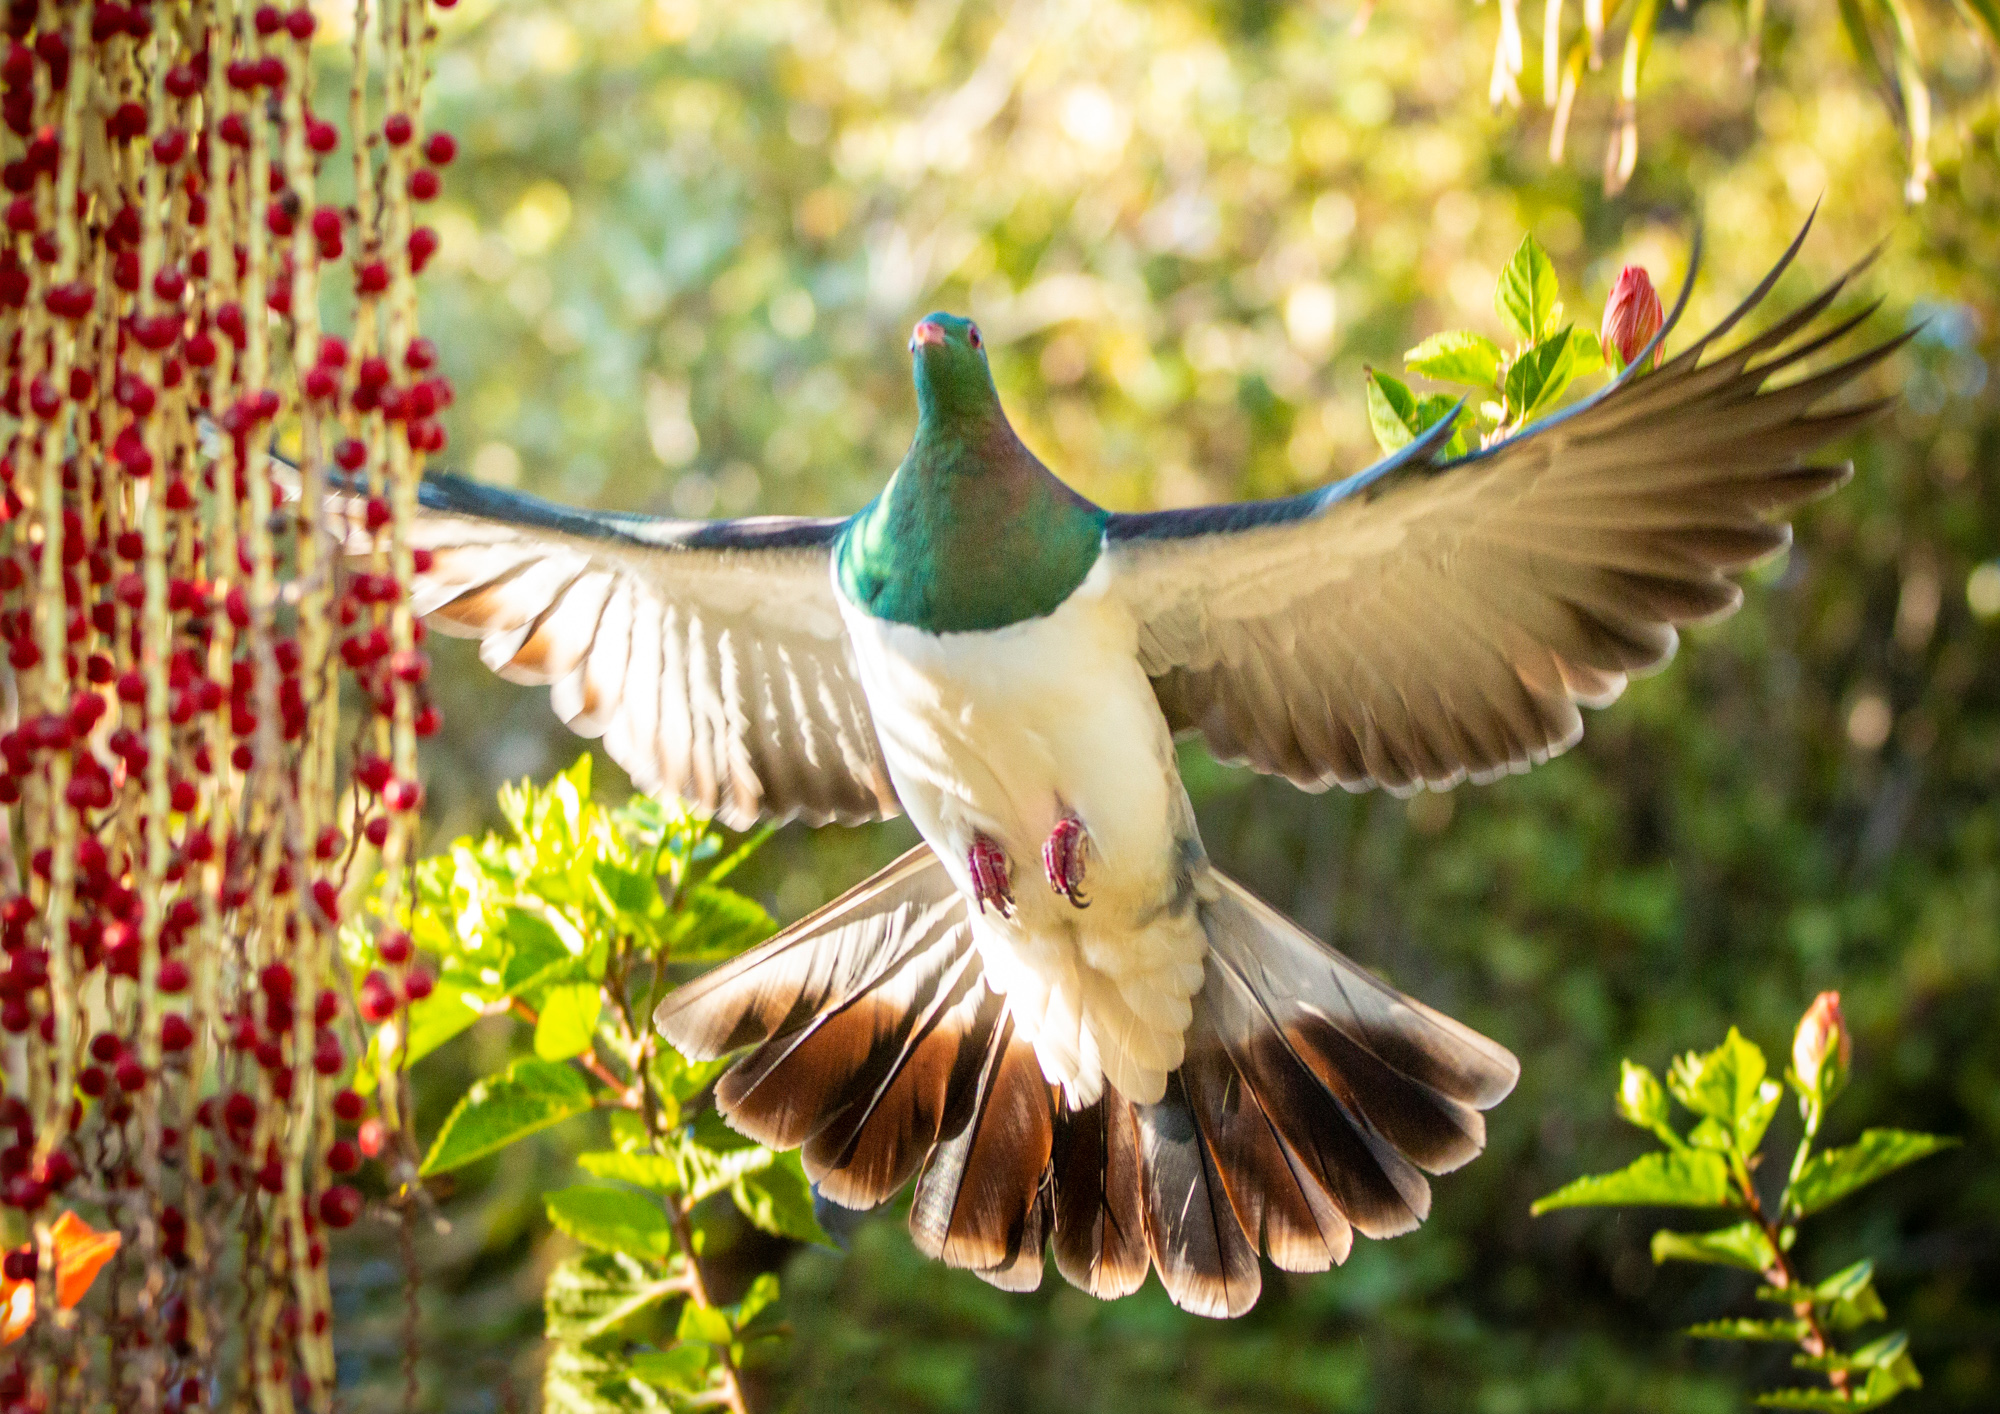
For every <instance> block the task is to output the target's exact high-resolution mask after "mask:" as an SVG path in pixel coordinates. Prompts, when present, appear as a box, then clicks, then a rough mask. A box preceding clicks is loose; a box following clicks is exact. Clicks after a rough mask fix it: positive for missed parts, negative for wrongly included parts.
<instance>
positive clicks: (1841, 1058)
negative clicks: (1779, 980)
mask: <svg viewBox="0 0 2000 1414" xmlns="http://www.w3.org/2000/svg"><path fill="white" fill-rule="evenodd" d="M1853 1058H1854V1038H1853V1037H1852V1036H1851V1035H1849V1034H1848V1031H1847V1020H1846V1018H1845V1017H1843V1016H1842V1015H1841V1014H1840V993H1838V992H1821V993H1820V994H1819V995H1818V996H1816V997H1814V998H1813V1002H1812V1005H1811V1006H1809V1007H1807V1008H1806V1014H1805V1015H1804V1016H1802V1017H1800V1018H1799V1029H1798V1032H1797V1034H1795V1035H1794V1036H1793V1037H1792V1072H1793V1073H1794V1074H1795V1075H1797V1076H1798V1078H1799V1084H1801V1085H1803V1086H1804V1087H1805V1089H1806V1091H1807V1092H1808V1093H1809V1094H1811V1095H1814V1096H1816V1097H1818V1098H1819V1099H1820V1100H1822V1101H1825V1100H1830V1099H1832V1098H1833V1096H1834V1095H1835V1094H1836V1093H1837V1092H1838V1091H1839V1089H1840V1087H1841V1086H1842V1085H1844V1084H1845V1083H1846V1081H1847V1067H1848V1063H1849V1062H1850V1061H1851V1060H1853Z"/></svg>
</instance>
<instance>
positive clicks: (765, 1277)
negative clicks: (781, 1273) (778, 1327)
mask: <svg viewBox="0 0 2000 1414" xmlns="http://www.w3.org/2000/svg"><path fill="white" fill-rule="evenodd" d="M777 1299H778V1277H777V1273H775V1272H759V1273H758V1274H757V1279H756V1280H755V1281H753V1282H751V1283H750V1289H749V1290H748V1291H746V1292H744V1293H743V1299H742V1300H741V1301H739V1302H737V1303H736V1304H735V1305H734V1306H732V1307H730V1308H729V1310H730V1315H731V1317H732V1318H733V1319H734V1320H735V1322H736V1329H737V1330H739V1331H740V1330H742V1329H743V1328H744V1327H746V1326H748V1325H749V1324H750V1323H751V1322H752V1321H754V1320H756V1319H757V1317H758V1316H760V1315H762V1314H763V1312H764V1310H765V1308H767V1307H768V1306H769V1305H770V1304H771V1303H772V1302H773V1301H776V1300H777Z"/></svg>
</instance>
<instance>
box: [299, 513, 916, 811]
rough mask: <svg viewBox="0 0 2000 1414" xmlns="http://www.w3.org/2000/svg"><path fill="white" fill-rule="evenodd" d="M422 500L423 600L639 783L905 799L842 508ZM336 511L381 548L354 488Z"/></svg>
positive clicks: (784, 807)
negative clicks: (805, 513) (854, 596)
mask: <svg viewBox="0 0 2000 1414" xmlns="http://www.w3.org/2000/svg"><path fill="white" fill-rule="evenodd" d="M419 501H420V504H419V509H418V513H417V519H416V523H415V525H414V526H413V527H412V530H411V544H412V546H413V547H414V548H420V549H424V550H428V551H430V554H431V563H430V567H429V568H428V569H427V570H424V571H423V572H421V573H419V574H418V575H417V578H416V585H415V590H414V594H413V598H412V607H413V608H414V609H415V611H416V612H417V613H418V614H420V615H422V616H423V617H424V618H425V619H426V620H427V621H428V622H429V623H431V624H432V625H434V626H435V627H436V628H438V629H440V630H441V631H443V632H445V633H449V634H453V635H455V636H458V637H468V638H477V639H479V640H480V657H481V658H483V659H484V660H485V662H486V664H487V666H488V667H490V668H492V669H493V670H494V671H495V672H497V673H499V674H500V675H501V676H502V677H504V678H507V679H508V680H509V681H512V682H522V683H548V684H551V685H552V687H553V692H552V694H551V705H553V706H554V708H555V710H556V712H557V713H558V715H560V716H561V717H562V719H563V720H564V721H565V722H566V723H568V724H569V726H570V729H571V730H573V731H575V732H576V733H578V734H579V735H581V736H587V737H596V736H601V737H603V738H604V746H605V750H606V751H608V752H609V753H610V755H611V759H612V760H614V761H616V762H617V763H618V764H619V765H621V766H623V767H624V768H625V770H626V771H627V772H628V773H629V774H630V775H631V777H632V782H633V784H634V785H636V786H638V787H639V788H640V789H641V790H644V791H646V792H648V793H650V794H658V795H673V796H678V797H680V798H681V799H683V800H686V801H688V802H689V803H691V804H693V805H694V806H696V807H698V808H700V809H702V810H706V811H709V812H712V813H713V814H714V815H715V816H716V818H717V819H719V820H721V821H722V822H723V823H724V824H726V825H729V826H732V827H734V828H738V829H743V828H747V827H749V826H750V825H753V824H755V823H756V822H757V821H758V820H760V819H769V820H789V819H795V818H796V819H802V820H806V821H808V822H810V823H812V824H824V823H827V822H828V821H836V820H837V821H840V822H842V823H844V824H854V823H859V822H861V821H866V820H877V819H884V818H887V817H889V816H892V815H895V814H897V813H898V806H897V803H896V794H895V788H894V787H893V786H892V785H891V784H890V782H889V773H888V771H887V769H886V768H885V767H884V765H883V762H882V753H881V749H880V747H879V746H878V745H877V743H876V738H875V726H874V722H873V720H872V718H871V717H870V715H869V711H868V702H867V699H866V698H865V696H864V695H863V693H862V690H861V684H860V682H859V680H858V679H857V677H856V675H855V672H854V662H853V655H852V653H851V651H850V648H849V645H848V641H847V634H846V630H845V628H844V627H843V625H842V623H841V619H840V609H839V606H838V604H837V603H836V602H835V599H834V594H833V582H832V576H831V572H830V565H829V557H830V555H831V554H832V547H833V544H834V541H835V539H836V538H837V537H838V535H839V533H840V529H841V527H842V526H843V525H844V524H845V522H844V521H837V520H805V519H790V518H776V517H772V518H757V519H748V520H732V521H680V520H665V519H658V518H654V517H648V516H637V515H613V514H604V513H597V512H585V511H576V510H571V509H568V508H566V507H562V506H557V505H553V504H551V503H549V502H547V501H541V500H538V499H536V498H534V497H531V496H524V495H520V494H517V493H514V492H509V491H502V490H498V489H496V488H494V487H490V486H484V485H481V484H479V483H477V482H472V481H466V480H463V479H461V478H458V477H451V476H436V477H428V478H426V479H425V480H424V482H423V484H422V488H421V491H420V494H419ZM327 518H328V523H329V526H330V528H331V529H332V531H333V533H334V535H335V537H336V538H337V539H341V540H343V541H344V543H345V547H346V549H347V551H348V553H349V554H350V555H360V554H365V553H366V552H367V551H368V550H369V549H370V548H371V546H372V544H373V537H372V536H371V535H370V534H369V533H368V532H367V531H366V530H365V529H364V527H363V516H362V514H361V508H360V506H359V505H358V504H357V501H356V498H354V497H352V496H348V495H344V494H336V495H334V496H332V497H330V498H329V501H328V506H327Z"/></svg>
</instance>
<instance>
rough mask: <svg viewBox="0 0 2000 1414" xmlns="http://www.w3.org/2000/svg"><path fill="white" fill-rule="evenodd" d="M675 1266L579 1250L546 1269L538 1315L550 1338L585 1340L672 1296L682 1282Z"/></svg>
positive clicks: (598, 1335) (621, 1253) (611, 1253)
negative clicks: (546, 1274)
mask: <svg viewBox="0 0 2000 1414" xmlns="http://www.w3.org/2000/svg"><path fill="white" fill-rule="evenodd" d="M676 1267H677V1264H662V1263H659V1262H647V1261H642V1260H640V1259H639V1258H636V1257H633V1256H631V1255H629V1254H627V1253H623V1252H585V1253H582V1254H581V1255H579V1256H575V1257H572V1258H570V1259H569V1260H568V1261H566V1262H563V1263H562V1264H560V1265H559V1266H557V1268H556V1269H555V1270H554V1271H553V1272H551V1273H549V1281H548V1285H547V1286H546V1287H545V1288H544V1289H543V1292H542V1316H543V1321H544V1323H545V1325H546V1328H547V1331H548V1336H549V1339H550V1340H563V1341H586V1340H596V1339H598V1338H599V1337H600V1336H603V1335H605V1334H606V1333H607V1332H609V1331H610V1330H611V1329H612V1328H613V1327H615V1326H617V1325H618V1324H619V1323H620V1322H622V1321H626V1320H629V1319H630V1318H631V1317H633V1316H636V1315H637V1314H638V1313H639V1312H641V1311H643V1310H645V1309H646V1308H647V1307H649V1306H651V1305H653V1304H654V1303H655V1302H658V1301H664V1300H665V1299H666V1298H668V1297H669V1296H677V1295H679V1294H681V1292H682V1291H683V1290H684V1289H685V1282H684V1280H683V1278H682V1276H681V1274H680V1273H679V1271H678V1270H677V1269H676Z"/></svg>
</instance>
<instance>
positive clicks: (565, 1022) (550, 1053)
mask: <svg viewBox="0 0 2000 1414" xmlns="http://www.w3.org/2000/svg"><path fill="white" fill-rule="evenodd" d="M603 1010H604V993H603V991H602V989H600V988H599V987H598V985H597V984H596V983H595V982H565V983H563V984H562V985H560V986H556V987H551V988H549V990H548V991H547V992H546V993H544V994H543V996H542V1012H541V1015H540V1016H539V1017H538V1018H537V1019H536V1021H535V1054H536V1055H538V1056H540V1057H541V1058H542V1059H543V1060H551V1061H559V1060H568V1059H569V1058H570V1057H571V1056H578V1055H582V1054H583V1053H584V1052H585V1051H587V1050H589V1049H590V1043H591V1039H592V1038H593V1037H594V1036H595V1035H596V1034H597V1018H598V1015H599V1014H600V1013H601V1012H602V1011H603Z"/></svg>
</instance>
